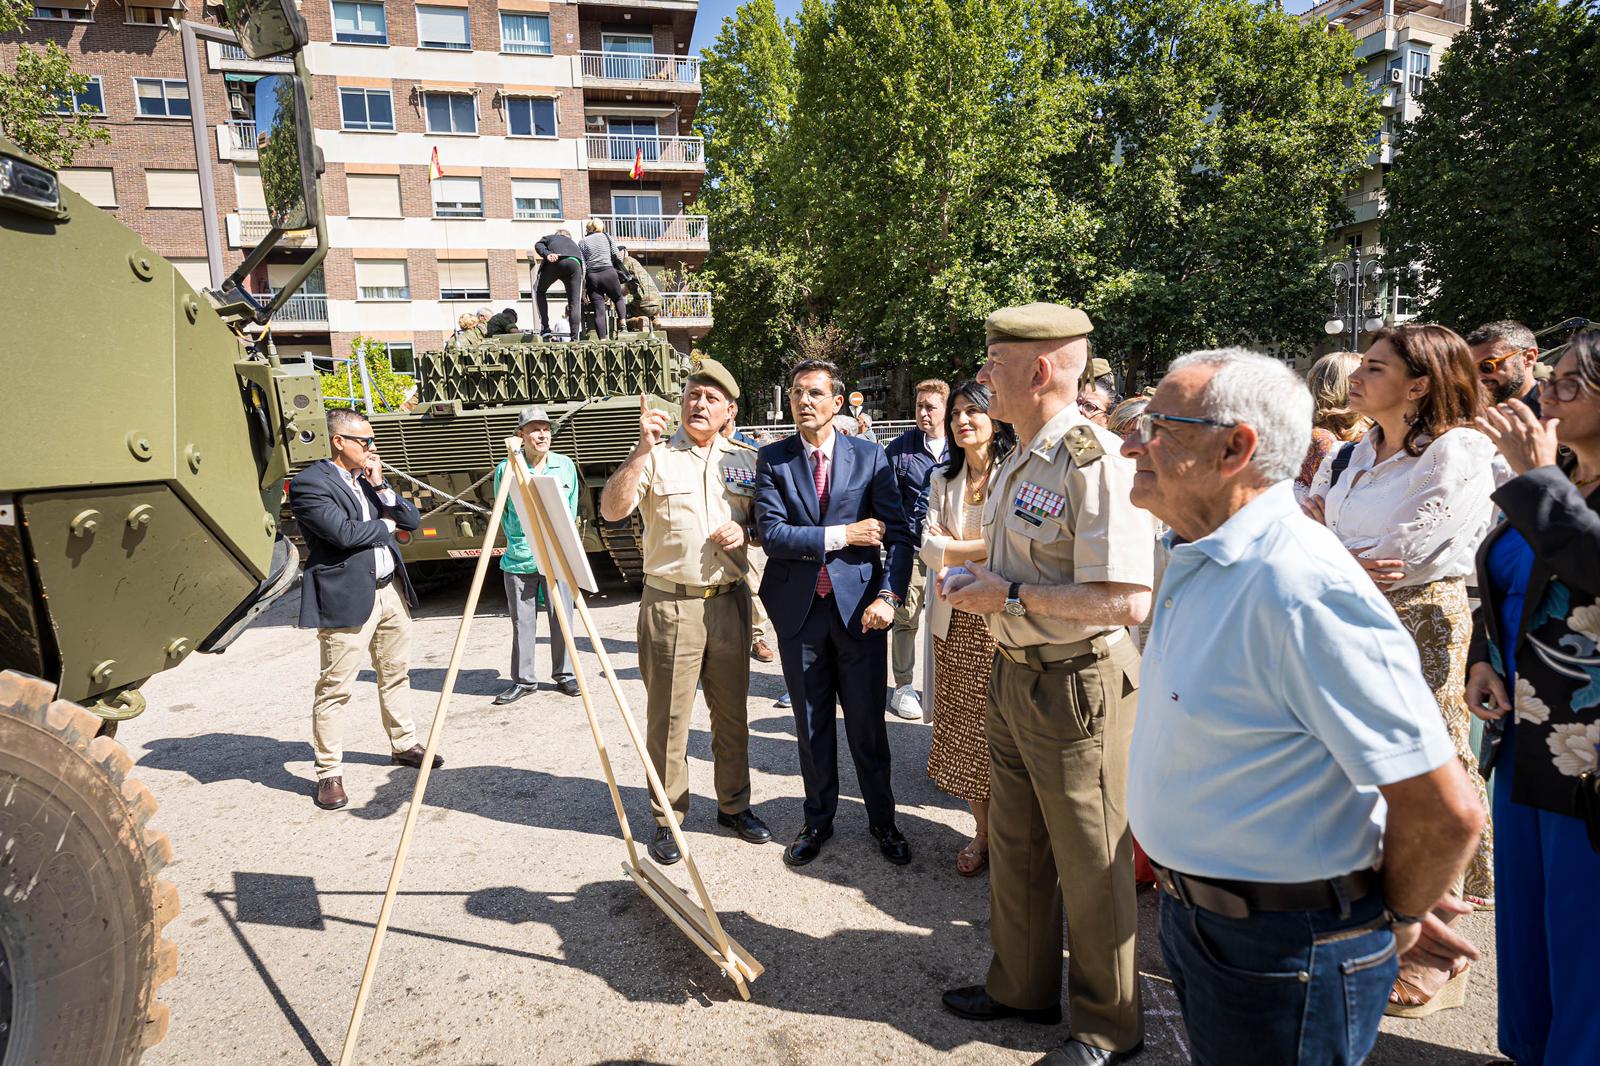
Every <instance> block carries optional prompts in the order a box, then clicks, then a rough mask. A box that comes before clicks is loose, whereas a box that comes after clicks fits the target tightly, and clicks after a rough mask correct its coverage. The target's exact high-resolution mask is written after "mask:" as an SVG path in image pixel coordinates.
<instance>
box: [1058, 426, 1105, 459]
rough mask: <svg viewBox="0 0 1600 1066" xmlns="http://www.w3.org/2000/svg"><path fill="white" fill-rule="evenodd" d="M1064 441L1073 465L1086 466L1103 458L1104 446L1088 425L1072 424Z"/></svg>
mask: <svg viewBox="0 0 1600 1066" xmlns="http://www.w3.org/2000/svg"><path fill="white" fill-rule="evenodd" d="M1066 442H1067V454H1068V455H1070V456H1071V457H1072V465H1073V466H1088V465H1090V464H1091V463H1095V462H1098V461H1100V460H1101V459H1103V458H1105V454H1106V450H1105V448H1103V447H1101V445H1100V441H1099V440H1098V439H1097V438H1096V437H1095V435H1094V430H1092V429H1090V428H1089V427H1088V426H1073V427H1072V428H1071V429H1069V430H1067V436H1066Z"/></svg>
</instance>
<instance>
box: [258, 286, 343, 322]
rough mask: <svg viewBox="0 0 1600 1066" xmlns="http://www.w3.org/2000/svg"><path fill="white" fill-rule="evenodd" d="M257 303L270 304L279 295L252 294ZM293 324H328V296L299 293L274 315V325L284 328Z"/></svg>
mask: <svg viewBox="0 0 1600 1066" xmlns="http://www.w3.org/2000/svg"><path fill="white" fill-rule="evenodd" d="M250 295H251V296H254V297H255V299H256V301H257V302H258V303H260V304H262V305H265V304H268V303H270V302H271V301H272V300H273V298H274V297H275V296H277V293H275V292H273V291H271V290H268V291H267V292H260V293H251V294H250ZM291 322H296V323H307V324H311V325H324V326H325V325H327V324H328V294H327V293H325V292H297V293H295V294H294V295H293V296H291V297H289V298H288V299H287V300H285V301H283V306H282V307H280V308H278V310H277V311H276V312H274V313H273V315H272V324H273V325H275V326H283V325H286V324H288V323H291Z"/></svg>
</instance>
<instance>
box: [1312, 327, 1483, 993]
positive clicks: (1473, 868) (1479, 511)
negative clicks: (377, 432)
mask: <svg viewBox="0 0 1600 1066" xmlns="http://www.w3.org/2000/svg"><path fill="white" fill-rule="evenodd" d="M1373 338H1374V339H1373V341H1372V346H1371V347H1370V348H1369V349H1368V350H1367V353H1366V355H1365V356H1364V357H1363V359H1362V361H1361V366H1360V367H1359V368H1357V369H1356V370H1355V371H1353V372H1352V373H1351V375H1350V407H1351V409H1352V410H1353V411H1356V412H1357V413H1359V414H1363V415H1365V416H1367V417H1368V418H1370V419H1371V420H1372V421H1373V427H1372V428H1371V429H1370V430H1368V431H1367V433H1366V434H1365V435H1364V436H1362V438H1361V439H1360V440H1359V441H1357V442H1355V443H1354V444H1346V445H1344V446H1343V447H1342V448H1340V449H1338V450H1336V451H1334V452H1333V453H1332V454H1330V455H1329V456H1328V457H1327V458H1326V459H1324V460H1323V462H1322V466H1321V467H1320V468H1319V469H1318V471H1317V475H1316V477H1315V478H1314V479H1313V480H1312V483H1311V495H1310V497H1309V498H1308V499H1307V501H1306V505H1305V506H1306V511H1307V513H1308V514H1310V515H1311V516H1312V517H1313V518H1317V519H1319V520H1321V521H1323V522H1324V523H1326V524H1327V526H1328V528H1329V529H1331V530H1333V531H1334V532H1335V533H1337V534H1338V535H1339V539H1340V540H1341V541H1342V542H1343V543H1344V546H1345V547H1346V548H1348V549H1350V551H1351V552H1352V553H1353V554H1354V555H1355V557H1356V561H1357V562H1359V563H1360V564H1361V565H1362V567H1363V568H1365V569H1366V571H1367V573H1368V574H1370V575H1371V576H1372V580H1373V581H1374V582H1376V583H1377V586H1378V588H1380V589H1382V590H1383V592H1384V594H1385V595H1386V596H1387V597H1388V598H1389V602H1390V604H1391V605H1392V606H1393V607H1394V609H1395V613H1396V614H1398V615H1399V616H1400V620H1401V621H1402V622H1403V623H1405V625H1406V628H1407V629H1409V630H1410V631H1411V635H1412V637H1413V638H1414V639H1415V640H1416V642H1417V650H1418V651H1419V652H1420V653H1421V656H1422V672H1423V675H1424V677H1425V678H1426V679H1427V681H1428V685H1429V687H1431V688H1432V689H1433V694H1434V698H1435V699H1436V700H1437V701H1438V704H1439V712H1440V713H1441V714H1442V715H1443V716H1444V721H1445V725H1446V726H1447V727H1448V729H1449V731H1450V737H1451V739H1452V740H1453V741H1454V742H1455V747H1456V754H1457V755H1458V756H1459V757H1460V759H1461V762H1462V764H1463V765H1464V766H1465V767H1466V770H1467V773H1468V775H1469V776H1470V777H1471V778H1472V780H1473V782H1474V783H1475V784H1476V785H1477V786H1478V790H1479V794H1480V795H1482V796H1484V804H1485V809H1487V807H1488V797H1487V794H1486V792H1485V790H1484V785H1483V779H1482V777H1481V776H1480V775H1479V773H1478V760H1477V758H1476V756H1475V755H1474V754H1473V752H1472V749H1471V742H1470V740H1469V732H1470V723H1471V718H1470V717H1469V716H1468V714H1467V705H1466V693H1465V682H1466V658H1467V642H1468V639H1469V638H1470V637H1471V634H1472V617H1471V612H1470V611H1469V609H1468V607H1467V576H1468V575H1469V574H1471V573H1473V570H1474V566H1475V562H1476V561H1475V558H1474V556H1475V555H1476V553H1477V550H1478V545H1479V544H1480V543H1481V542H1482V541H1483V538H1484V536H1485V534H1486V533H1487V532H1488V529H1489V522H1490V518H1491V516H1492V513H1493V504H1492V503H1491V502H1490V499H1489V494H1490V493H1491V492H1493V491H1494V488H1495V480H1494V469H1495V447H1494V443H1493V442H1492V441H1490V440H1489V438H1488V437H1486V436H1484V435H1483V434H1482V433H1480V432H1478V430H1476V429H1474V428H1473V427H1472V420H1473V419H1474V418H1475V417H1476V416H1477V414H1478V413H1479V412H1480V411H1481V410H1482V406H1483V397H1482V391H1481V386H1480V385H1479V383H1478V375H1477V372H1476V370H1475V369H1474V367H1473V362H1472V353H1471V350H1470V349H1468V347H1467V345H1466V342H1465V341H1463V340H1462V339H1461V338H1460V337H1459V336H1457V335H1456V334H1455V333H1454V332H1453V331H1451V330H1449V329H1446V328H1445V327H1444V326H1436V325H1422V324H1408V325H1404V326H1396V327H1392V328H1389V329H1382V330H1379V331H1378V332H1377V333H1375V334H1374V335H1373ZM1493 852H1494V845H1493V838H1492V836H1491V831H1490V828H1489V826H1488V824H1487V822H1486V823H1485V825H1484V830H1483V838H1482V841H1481V844H1480V847H1479V849H1478V853H1477V854H1476V855H1474V856H1473V858H1472V861H1471V863H1470V864H1469V865H1468V867H1467V873H1466V878H1465V885H1464V886H1460V885H1458V886H1457V889H1456V892H1457V894H1458V895H1461V894H1464V895H1466V896H1467V898H1468V899H1470V900H1473V901H1474V902H1482V903H1484V904H1488V905H1492V900H1493V896H1494V882H1493V875H1492V873H1491V870H1492V860H1493ZM1447 985H1448V993H1447V994H1445V993H1442V991H1441V990H1442V989H1443V988H1444V987H1445V986H1447ZM1465 990H1466V972H1465V970H1464V969H1463V970H1462V971H1460V972H1459V973H1451V972H1448V971H1441V970H1434V969H1429V968H1427V967H1425V966H1422V965H1420V964H1416V963H1412V962H1403V963H1402V965H1401V968H1400V977H1399V979H1398V980H1397V981H1396V982H1395V990H1394V993H1393V994H1392V995H1391V997H1390V1005H1389V1012H1390V1013H1391V1014H1399V1015H1404V1016H1421V1015H1424V1014H1429V1013H1432V1012H1433V1011H1435V1010H1439V1009H1441V1008H1443V1007H1449V1006H1459V1005H1460V1001H1461V997H1462V996H1464V994H1465Z"/></svg>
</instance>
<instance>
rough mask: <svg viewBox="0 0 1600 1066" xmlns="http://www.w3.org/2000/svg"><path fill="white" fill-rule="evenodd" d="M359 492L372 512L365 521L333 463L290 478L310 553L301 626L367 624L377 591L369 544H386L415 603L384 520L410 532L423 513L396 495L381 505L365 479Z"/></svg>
mask: <svg viewBox="0 0 1600 1066" xmlns="http://www.w3.org/2000/svg"><path fill="white" fill-rule="evenodd" d="M361 491H362V492H363V493H364V494H365V495H366V497H367V507H368V509H369V511H370V512H371V514H372V515H374V516H375V517H373V518H369V519H368V520H367V521H365V522H363V521H362V520H361V507H360V505H359V504H357V503H356V499H355V496H353V495H352V494H351V492H350V490H349V489H347V488H345V487H344V485H342V484H340V482H339V471H338V468H337V467H336V466H334V464H333V463H331V462H329V461H326V460H323V461H319V462H315V463H312V464H311V465H310V466H308V467H306V468H305V469H304V470H302V471H300V473H298V474H296V475H295V476H294V480H293V481H291V482H289V510H290V511H292V512H293V513H294V517H295V521H297V522H299V523H300V532H301V535H302V536H303V537H304V538H305V542H306V548H307V550H308V553H309V554H308V558H307V559H306V566H305V573H304V576H303V578H302V584H301V587H300V624H301V625H302V626H304V627H306V628H308V629H343V628H347V627H350V626H359V625H363V624H364V623H365V622H366V620H367V618H368V617H369V616H370V615H371V614H372V604H373V602H374V601H375V600H376V599H377V594H378V570H377V561H376V560H375V559H374V558H373V554H372V549H373V548H379V547H381V548H384V549H385V550H387V551H388V552H389V554H390V555H391V556H393V558H394V578H395V580H396V581H398V582H399V583H400V592H401V594H402V595H403V596H404V597H405V600H406V603H407V605H409V606H412V607H415V606H416V605H417V594H416V591H415V590H414V589H412V587H411V578H410V576H409V575H408V574H407V573H406V564H405V561H404V560H403V559H401V558H400V549H399V548H398V547H397V546H396V545H395V542H394V534H393V533H390V532H389V527H388V526H386V525H384V524H383V522H382V518H389V519H391V520H392V521H393V522H394V524H395V525H396V526H397V527H398V528H400V529H406V530H412V529H416V528H417V527H418V526H419V525H421V524H422V516H421V515H419V514H418V513H417V509H416V507H414V506H413V505H412V504H411V502H410V501H409V500H407V499H406V498H405V497H404V496H401V495H400V494H399V493H396V494H395V505H394V506H393V507H385V506H384V505H383V501H381V500H380V499H379V498H378V490H377V489H375V488H373V487H372V486H371V485H369V484H368V483H367V482H366V480H365V479H362V481H361Z"/></svg>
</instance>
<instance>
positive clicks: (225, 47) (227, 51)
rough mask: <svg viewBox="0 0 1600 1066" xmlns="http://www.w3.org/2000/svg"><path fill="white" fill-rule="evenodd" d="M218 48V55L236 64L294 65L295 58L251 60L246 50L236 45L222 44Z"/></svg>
mask: <svg viewBox="0 0 1600 1066" xmlns="http://www.w3.org/2000/svg"><path fill="white" fill-rule="evenodd" d="M217 47H218V49H219V52H218V55H220V56H221V57H222V58H223V59H226V60H229V61H230V62H234V63H287V64H293V63H294V57H293V56H273V57H272V58H271V59H251V58H250V57H249V56H248V55H246V54H245V51H244V49H243V48H240V47H239V46H238V45H236V44H221V45H218V46H217Z"/></svg>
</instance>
